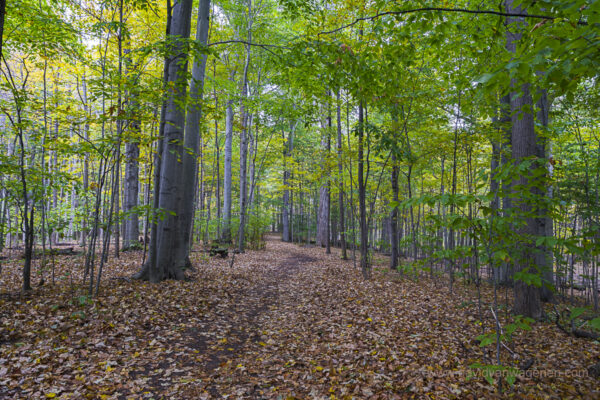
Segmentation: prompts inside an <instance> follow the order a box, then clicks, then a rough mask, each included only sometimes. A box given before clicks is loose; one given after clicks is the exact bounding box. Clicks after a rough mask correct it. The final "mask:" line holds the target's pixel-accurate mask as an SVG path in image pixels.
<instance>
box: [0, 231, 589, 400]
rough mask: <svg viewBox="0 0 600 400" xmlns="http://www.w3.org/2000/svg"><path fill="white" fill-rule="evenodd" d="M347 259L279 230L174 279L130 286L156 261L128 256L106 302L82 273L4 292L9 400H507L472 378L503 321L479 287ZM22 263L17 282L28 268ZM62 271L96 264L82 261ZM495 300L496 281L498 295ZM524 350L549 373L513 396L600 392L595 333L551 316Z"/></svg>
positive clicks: (1, 322) (2, 394)
mask: <svg viewBox="0 0 600 400" xmlns="http://www.w3.org/2000/svg"><path fill="white" fill-rule="evenodd" d="M333 253H334V254H331V255H327V254H325V251H324V249H321V248H316V247H311V248H304V247H299V246H296V245H293V244H288V243H282V242H281V241H280V240H279V239H278V238H270V239H269V240H268V242H267V248H266V250H261V251H248V252H246V253H245V254H239V255H236V260H235V264H234V266H233V268H230V266H229V263H230V262H229V260H228V259H225V260H221V259H218V258H208V257H207V255H206V253H193V255H192V256H193V258H192V262H193V263H194V265H195V266H197V271H196V272H195V273H194V275H193V276H192V280H190V281H189V282H174V281H166V282H161V283H160V284H148V283H143V282H137V281H133V282H127V281H124V280H122V279H121V280H119V279H114V278H115V277H119V276H126V275H129V274H131V273H132V272H133V271H135V270H137V268H138V267H139V262H140V254H134V253H131V254H123V255H122V258H121V259H120V260H118V261H116V260H111V262H110V263H109V264H108V265H107V269H106V281H105V282H104V284H103V291H102V296H100V297H99V298H96V299H93V301H88V300H87V299H86V298H85V297H81V296H80V294H81V292H77V291H76V288H75V289H73V288H72V287H71V286H70V279H65V280H63V281H60V280H57V282H58V283H57V285H56V286H50V285H47V286H44V287H42V288H40V289H37V291H36V292H35V293H34V294H32V295H31V296H30V297H28V298H26V299H20V298H16V299H2V298H0V399H1V398H10V399H33V398H35V399H38V398H57V399H82V398H89V399H124V400H127V399H132V398H133V399H223V398H227V399H331V398H336V399H351V398H357V399H404V398H433V397H435V398H444V399H450V398H460V399H463V398H466V399H469V398H498V397H502V396H498V393H497V391H496V388H495V387H494V386H491V385H489V384H488V383H487V382H486V381H485V379H483V378H482V377H481V376H479V377H476V378H472V379H467V376H469V374H470V373H472V372H473V369H472V368H471V367H470V366H471V365H472V364H473V363H477V362H490V360H492V358H491V357H492V356H493V354H492V353H491V352H490V351H489V350H488V349H487V348H481V347H480V346H479V342H478V341H477V340H476V338H477V337H478V336H479V335H480V334H481V330H482V327H485V329H486V331H487V332H490V331H492V330H493V329H494V326H495V325H494V324H495V320H494V319H493V316H492V315H491V314H490V313H488V312H486V313H485V315H483V318H481V316H480V314H479V313H478V309H477V305H476V302H474V301H473V300H474V299H475V297H474V295H473V293H474V292H473V291H472V290H471V289H469V288H468V287H466V286H464V285H456V287H455V293H454V295H450V294H449V293H448V290H447V289H446V288H445V286H444V283H443V281H441V280H437V281H430V280H428V279H424V278H420V279H419V280H418V281H417V280H412V279H409V278H407V277H404V278H399V277H398V276H390V275H389V274H386V273H385V272H384V271H385V268H380V269H379V270H378V268H375V271H374V274H373V279H371V280H369V281H365V280H364V279H363V278H362V276H361V274H360V272H359V271H358V270H356V269H354V268H353V263H352V262H351V261H342V260H340V259H339V253H338V252H337V250H336V249H333ZM10 268H11V269H9V272H10V274H11V275H9V278H10V279H12V278H13V275H14V276H17V274H18V273H19V272H20V270H19V268H18V266H14V267H13V266H11V267H10ZM57 268H58V270H57V277H61V276H63V275H64V276H67V277H69V276H70V275H67V274H66V272H70V271H73V272H77V271H80V266H78V264H77V260H76V259H74V258H73V257H71V258H64V259H61V261H60V263H57ZM77 279H79V278H77ZM15 280H18V279H17V278H15ZM61 282H62V283H61ZM61 285H62V286H61ZM491 298H492V292H491V291H489V290H486V288H483V301H484V304H489V302H490V301H491ZM502 319H503V316H502ZM503 323H508V322H507V321H504V319H503ZM509 345H510V346H511V348H512V349H514V350H513V351H514V355H513V354H509V353H508V352H505V353H503V355H502V357H503V360H502V361H503V363H504V365H509V366H518V365H519V363H520V362H521V361H523V360H527V359H534V364H533V366H532V367H531V371H533V370H537V371H540V372H539V373H538V374H537V375H536V374H532V375H530V376H526V375H523V376H518V377H517V381H516V384H515V386H514V388H512V389H510V394H511V395H512V396H513V397H515V398H541V397H549V398H600V392H599V391H598V386H597V381H596V380H594V379H593V378H591V377H588V376H587V375H585V371H586V370H587V367H588V366H589V365H592V364H594V363H596V362H598V360H600V349H598V348H596V347H593V346H590V343H589V341H587V340H584V339H576V338H572V337H565V335H564V334H563V333H562V332H559V331H557V329H556V327H555V326H554V325H553V324H541V323H540V324H535V325H534V326H533V330H532V331H527V332H525V331H524V332H521V331H519V332H515V333H514V334H513V337H512V341H511V342H510V343H509ZM544 371H546V372H548V371H554V372H553V375H549V374H547V375H544ZM556 371H559V372H561V374H558V375H557V373H555V372H556ZM582 371H584V373H583V374H582Z"/></svg>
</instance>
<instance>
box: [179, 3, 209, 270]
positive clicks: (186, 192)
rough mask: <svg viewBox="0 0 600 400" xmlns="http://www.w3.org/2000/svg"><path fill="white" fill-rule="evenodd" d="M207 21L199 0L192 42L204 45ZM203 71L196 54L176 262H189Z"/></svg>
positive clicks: (206, 10)
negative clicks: (194, 37) (193, 40)
mask: <svg viewBox="0 0 600 400" xmlns="http://www.w3.org/2000/svg"><path fill="white" fill-rule="evenodd" d="M209 25H210V0H200V4H199V8H198V23H197V28H196V42H197V43H198V44H199V45H201V46H203V48H206V46H207V44H208V28H209ZM205 71H206V53H205V52H202V53H200V54H197V55H196V57H195V60H194V65H193V66H192V82H191V84H190V96H189V97H190V100H189V104H188V109H187V116H186V121H185V140H184V146H185V149H184V151H183V157H182V164H183V171H182V181H183V183H182V190H183V193H182V199H181V207H180V228H179V231H178V234H179V243H180V244H179V248H178V250H179V254H178V255H177V262H178V263H179V265H183V266H186V267H187V266H190V265H191V264H190V260H189V252H190V240H191V233H192V224H193V221H194V195H195V192H196V190H195V189H196V187H197V186H198V163H197V160H198V157H199V155H200V154H199V153H200V118H201V115H202V109H201V106H200V102H201V101H202V94H203V89H204V75H205Z"/></svg>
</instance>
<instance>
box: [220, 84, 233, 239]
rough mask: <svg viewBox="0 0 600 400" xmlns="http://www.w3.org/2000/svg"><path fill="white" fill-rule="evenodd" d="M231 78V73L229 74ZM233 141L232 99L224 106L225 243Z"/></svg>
mask: <svg viewBox="0 0 600 400" xmlns="http://www.w3.org/2000/svg"><path fill="white" fill-rule="evenodd" d="M231 79H233V74H232V75H231ZM232 142H233V100H232V99H228V100H227V105H226V106H225V148H224V149H223V151H224V153H225V160H224V162H223V235H222V237H221V239H222V240H223V241H224V242H225V243H231V158H232Z"/></svg>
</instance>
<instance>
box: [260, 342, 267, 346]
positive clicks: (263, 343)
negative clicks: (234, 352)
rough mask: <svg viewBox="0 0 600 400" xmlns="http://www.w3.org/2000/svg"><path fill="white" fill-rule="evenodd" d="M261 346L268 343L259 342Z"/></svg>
mask: <svg viewBox="0 0 600 400" xmlns="http://www.w3.org/2000/svg"><path fill="white" fill-rule="evenodd" d="M258 344H260V345H261V346H263V347H265V346H266V345H267V344H266V343H265V342H258Z"/></svg>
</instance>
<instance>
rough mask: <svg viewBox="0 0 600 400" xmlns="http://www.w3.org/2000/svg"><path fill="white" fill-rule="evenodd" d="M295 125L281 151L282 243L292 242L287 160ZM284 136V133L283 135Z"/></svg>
mask: <svg viewBox="0 0 600 400" xmlns="http://www.w3.org/2000/svg"><path fill="white" fill-rule="evenodd" d="M295 127H296V124H292V125H291V126H290V132H289V133H288V137H287V141H286V142H285V145H284V146H285V147H284V149H283V205H282V210H281V211H282V212H281V214H282V215H281V218H282V227H283V234H282V237H281V239H282V240H283V241H284V242H291V241H292V230H291V224H290V222H291V207H290V188H289V185H290V175H291V173H290V167H289V165H288V158H289V157H290V156H291V155H292V151H293V150H294V131H295ZM284 136H285V133H284Z"/></svg>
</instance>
